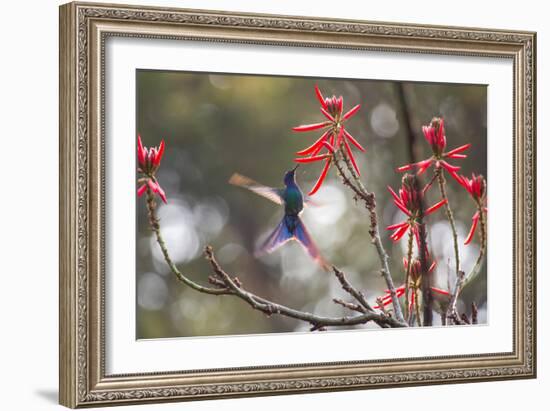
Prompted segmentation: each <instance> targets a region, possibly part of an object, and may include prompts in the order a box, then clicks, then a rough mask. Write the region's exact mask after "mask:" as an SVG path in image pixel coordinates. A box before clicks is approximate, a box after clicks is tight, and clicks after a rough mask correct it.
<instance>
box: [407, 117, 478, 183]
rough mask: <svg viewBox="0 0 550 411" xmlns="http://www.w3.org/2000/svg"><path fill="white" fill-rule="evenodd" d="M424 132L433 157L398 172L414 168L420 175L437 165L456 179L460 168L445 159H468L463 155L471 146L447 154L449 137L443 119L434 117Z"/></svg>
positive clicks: (465, 145)
mask: <svg viewBox="0 0 550 411" xmlns="http://www.w3.org/2000/svg"><path fill="white" fill-rule="evenodd" d="M422 132H423V133H424V138H425V139H426V141H427V142H428V143H429V144H430V147H431V148H432V153H433V155H432V156H431V157H430V158H428V159H426V160H422V161H419V162H418V163H413V164H406V165H404V166H402V167H399V168H398V169H397V171H408V170H411V169H412V168H416V169H417V170H418V174H419V175H420V174H422V173H424V172H425V171H426V170H427V169H428V168H430V166H431V165H432V164H435V167H436V168H440V167H442V168H444V169H445V170H447V171H448V172H449V173H450V174H451V175H452V176H453V177H454V178H456V172H457V171H458V170H460V167H458V166H453V165H452V164H449V163H447V161H445V160H444V159H445V158H447V159H463V158H466V157H467V156H466V154H462V153H463V152H464V151H466V150H467V149H469V148H470V146H471V144H464V145H463V146H460V147H457V148H455V149H453V150H451V151H448V152H446V153H445V148H446V146H447V137H446V136H445V123H444V121H443V119H442V118H438V117H434V118H433V119H432V121H431V123H430V125H428V126H422Z"/></svg>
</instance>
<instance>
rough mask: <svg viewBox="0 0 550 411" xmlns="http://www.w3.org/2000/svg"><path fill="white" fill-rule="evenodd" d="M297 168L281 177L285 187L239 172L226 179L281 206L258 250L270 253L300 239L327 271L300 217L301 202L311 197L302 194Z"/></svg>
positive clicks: (325, 263) (304, 203) (312, 256)
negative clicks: (279, 216) (279, 217)
mask: <svg viewBox="0 0 550 411" xmlns="http://www.w3.org/2000/svg"><path fill="white" fill-rule="evenodd" d="M297 168H298V165H297V166H296V167H294V168H293V169H291V170H289V171H287V172H286V173H285V175H284V178H283V183H284V185H285V186H284V188H273V187H268V186H264V185H262V184H260V183H258V182H256V181H254V180H252V179H250V178H248V177H245V176H243V175H241V174H238V173H235V174H233V175H232V176H231V178H230V179H229V183H230V184H233V185H235V186H239V187H244V188H246V189H248V190H250V191H252V192H254V193H256V194H258V195H260V196H262V197H265V198H267V199H269V200H271V201H273V202H274V203H276V204H279V205H282V206H284V215H283V218H282V220H281V222H280V223H279V224H278V225H277V227H275V229H274V230H273V232H272V233H271V234H269V236H267V238H266V239H265V240H264V242H263V243H262V245H261V247H260V248H259V249H258V251H259V253H260V254H262V253H271V252H273V251H275V250H276V249H277V248H279V247H281V246H282V245H283V244H286V243H287V242H289V241H292V240H294V241H297V242H298V243H300V244H301V245H302V246H303V247H304V249H305V250H306V251H307V252H308V254H309V255H310V256H311V258H313V259H314V260H315V261H316V262H317V263H318V264H319V265H320V266H321V267H322V268H323V269H324V270H325V271H328V269H329V264H328V263H327V262H326V261H325V259H324V258H323V257H322V256H321V253H320V252H319V249H318V248H317V246H316V245H315V243H314V242H313V239H312V238H311V235H310V234H309V232H308V231H307V229H306V226H305V225H304V223H303V221H302V219H301V218H300V214H301V213H302V211H303V209H304V206H305V205H307V204H310V205H312V204H313V201H312V200H311V199H310V198H304V195H303V193H302V190H301V189H300V187H299V186H298V184H297V183H296V169H297Z"/></svg>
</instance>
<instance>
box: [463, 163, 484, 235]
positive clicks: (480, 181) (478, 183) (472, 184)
mask: <svg viewBox="0 0 550 411" xmlns="http://www.w3.org/2000/svg"><path fill="white" fill-rule="evenodd" d="M455 179H456V180H457V181H458V182H459V183H460V185H462V186H463V187H464V188H465V189H466V191H468V193H470V196H471V197H472V198H473V199H474V201H475V202H476V203H477V204H478V206H479V208H481V209H482V210H483V212H484V213H485V214H487V206H486V205H484V206H482V204H485V203H486V198H485V194H486V191H487V182H486V181H485V179H484V178H483V176H482V175H481V174H480V175H477V176H476V175H475V174H474V173H472V178H471V179H469V178H468V177H466V176H461V175H458V174H457V175H456V176H455ZM479 217H480V215H479V210H478V211H476V212H475V214H474V215H473V216H472V226H471V227H470V232H469V233H468V236H467V237H466V240H464V244H465V245H467V244H470V243H471V242H472V239H473V238H474V234H475V231H476V228H477V223H478V222H479Z"/></svg>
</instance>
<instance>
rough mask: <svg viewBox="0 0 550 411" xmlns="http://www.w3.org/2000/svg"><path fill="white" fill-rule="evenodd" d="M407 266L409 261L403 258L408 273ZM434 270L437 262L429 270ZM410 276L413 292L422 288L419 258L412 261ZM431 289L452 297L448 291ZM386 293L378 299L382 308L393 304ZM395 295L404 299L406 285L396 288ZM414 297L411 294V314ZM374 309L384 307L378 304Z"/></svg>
mask: <svg viewBox="0 0 550 411" xmlns="http://www.w3.org/2000/svg"><path fill="white" fill-rule="evenodd" d="M407 266H408V264H407V259H406V258H403V267H404V268H405V271H407ZM434 268H435V261H434V262H432V264H431V265H430V267H429V268H428V272H430V273H431V272H432V271H433V270H434ZM409 274H410V287H411V288H412V289H413V290H414V289H418V288H420V280H421V278H422V270H421V264H420V260H418V259H417V258H413V259H412V260H411V269H410V270H409ZM430 288H431V290H432V291H433V292H435V293H437V294H440V295H444V296H450V295H451V294H450V293H449V292H448V291H446V290H442V289H441V288H437V287H430ZM384 292H385V294H384V295H383V296H381V297H378V298H377V299H376V300H377V301H380V303H381V304H382V306H386V305H388V304H390V303H391V302H392V300H391V294H390V291H389V290H385V291H384ZM395 293H396V294H397V298H399V297H402V296H403V295H405V284H403V285H401V286H399V287H398V288H396V289H395ZM414 296H415V293H414V292H412V293H410V294H409V312H412V309H413V307H414V298H415V297H414ZM374 308H376V309H380V308H382V307H381V306H380V304H378V305H375V306H374Z"/></svg>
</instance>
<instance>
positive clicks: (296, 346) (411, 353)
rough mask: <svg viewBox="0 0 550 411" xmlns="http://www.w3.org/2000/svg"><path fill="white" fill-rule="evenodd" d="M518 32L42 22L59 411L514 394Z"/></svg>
mask: <svg viewBox="0 0 550 411" xmlns="http://www.w3.org/2000/svg"><path fill="white" fill-rule="evenodd" d="M535 40H536V36H535V33H532V32H517V31H506V30H500V31H497V30H486V29H479V28H476V29H473V28H458V27H439V26H422V25H407V24H393V23H378V22H365V21H344V20H327V19H315V18H309V17H308V18H301V17H288V16H274V15H253V14H235V13H228V12H213V11H200V10H184V9H166V8H146V7H133V6H115V5H107V4H90V3H70V4H66V5H63V6H61V8H60V187H61V191H60V402H61V404H63V405H65V406H67V407H72V408H74V407H81V406H102V405H116V404H127V403H142V402H151V401H159V402H160V401H173V400H182V401H183V400H198V399H205V398H208V399H214V398H226V397H239V396H251V395H270V394H273V395H275V394H297V393H305V392H317V391H328V390H349V389H371V388H379V387H397V386H409V385H418V384H441V383H461V382H476V381H487V380H500V379H512V378H534V377H535V375H536V348H535V345H536V330H535V324H536V317H535V314H536V301H535V295H536V292H535V284H536V276H535V274H536V266H535V261H536V258H535V254H536V245H535V235H536V224H535V220H536V210H535V204H536V201H535V187H536V184H535V178H536V176H535V170H536V167H535V159H536V140H535V134H536V122H535V114H536V113H535V101H536V98H535V92H536V91H535V86H536V78H535V75H536V72H535V68H536V42H535Z"/></svg>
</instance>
